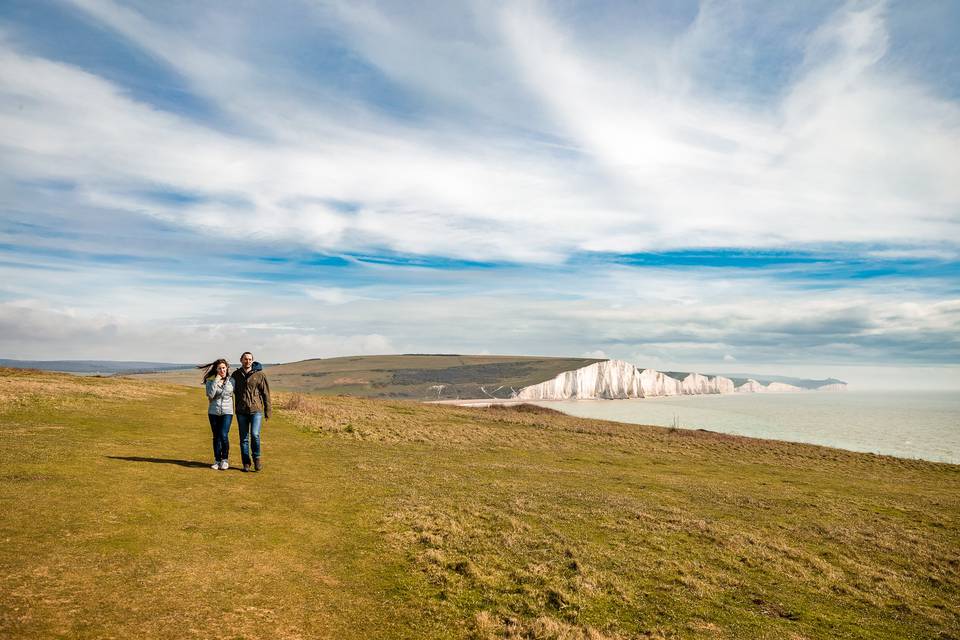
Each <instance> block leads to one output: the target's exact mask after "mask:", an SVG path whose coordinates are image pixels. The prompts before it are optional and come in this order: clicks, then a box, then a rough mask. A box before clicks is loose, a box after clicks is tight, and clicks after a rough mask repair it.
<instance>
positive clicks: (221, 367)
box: [217, 362, 227, 378]
mask: <svg viewBox="0 0 960 640" xmlns="http://www.w3.org/2000/svg"><path fill="white" fill-rule="evenodd" d="M217 375H218V376H220V377H221V378H222V377H224V376H226V375H227V365H225V364H223V363H222V362H221V363H220V364H218V365H217Z"/></svg>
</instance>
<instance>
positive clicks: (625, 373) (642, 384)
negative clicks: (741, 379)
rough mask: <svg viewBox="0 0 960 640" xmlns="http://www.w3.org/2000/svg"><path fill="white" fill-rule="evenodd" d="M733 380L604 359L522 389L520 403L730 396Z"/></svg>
mask: <svg viewBox="0 0 960 640" xmlns="http://www.w3.org/2000/svg"><path fill="white" fill-rule="evenodd" d="M731 392H733V381H732V380H730V379H729V378H724V377H722V376H717V377H707V376H704V375H700V374H699V373H691V374H689V375H687V377H686V378H684V379H683V380H677V379H676V378H671V377H670V376H668V375H667V374H665V373H663V372H660V371H656V370H654V369H643V370H641V369H638V368H637V367H635V366H633V365H632V364H630V363H629V362H625V361H623V360H604V361H602V362H595V363H593V364H591V365H587V366H586V367H582V368H580V369H574V370H573V371H564V372H563V373H561V374H559V375H557V376H556V377H555V378H553V379H552V380H547V381H546V382H541V383H540V384H534V385H530V386H529V387H524V388H522V389H520V391H518V392H517V395H516V398H517V399H519V400H568V399H573V398H577V399H580V400H596V399H605V400H616V399H626V398H647V397H651V396H676V395H693V394H702V393H731Z"/></svg>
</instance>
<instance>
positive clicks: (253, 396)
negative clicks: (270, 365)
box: [230, 351, 271, 471]
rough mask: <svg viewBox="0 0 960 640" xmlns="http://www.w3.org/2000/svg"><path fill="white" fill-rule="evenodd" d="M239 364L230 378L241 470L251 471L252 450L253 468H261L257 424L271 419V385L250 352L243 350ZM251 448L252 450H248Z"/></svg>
mask: <svg viewBox="0 0 960 640" xmlns="http://www.w3.org/2000/svg"><path fill="white" fill-rule="evenodd" d="M240 365H241V366H240V368H239V369H237V370H236V371H234V372H233V375H232V376H230V377H231V378H232V379H233V388H234V392H233V394H234V398H235V402H236V409H235V413H236V414H237V425H239V427H240V456H241V457H242V458H243V470H244V471H250V466H251V459H250V454H251V453H253V460H252V463H253V470H254V471H260V470H261V469H262V468H263V464H262V462H261V461H260V425H261V423H262V422H263V420H264V419H266V420H269V419H270V413H271V407H270V385H269V384H268V383H267V376H265V375H263V367H262V366H260V363H259V362H254V361H253V354H252V353H250V352H249V351H244V352H243V355H242V356H240ZM251 450H252V451H251Z"/></svg>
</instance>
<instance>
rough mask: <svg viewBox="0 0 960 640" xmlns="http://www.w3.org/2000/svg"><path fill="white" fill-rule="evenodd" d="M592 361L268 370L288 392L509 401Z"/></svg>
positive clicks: (433, 360) (342, 363)
mask: <svg viewBox="0 0 960 640" xmlns="http://www.w3.org/2000/svg"><path fill="white" fill-rule="evenodd" d="M599 361H600V360H598V359H589V358H541V357H535V356H469V355H455V354H404V355H392V356H350V357H343V358H323V359H320V358H317V359H312V360H301V361H299V362H290V363H287V364H278V365H273V366H268V367H266V371H267V373H268V375H269V379H270V385H271V387H273V388H276V389H279V390H286V391H308V392H312V393H323V394H327V395H337V394H349V395H354V396H362V397H368V398H411V399H418V400H423V399H456V398H509V397H510V396H511V395H512V394H513V392H514V391H515V390H519V389H520V388H521V387H525V386H528V385H532V384H537V383H538V382H543V381H544V380H548V379H550V378H552V377H554V376H556V375H557V374H558V373H561V372H563V371H569V370H570V369H577V368H579V367H585V366H587V365H588V364H592V363H594V362H599ZM148 377H151V378H159V379H162V380H164V381H166V382H179V383H182V384H191V385H193V384H198V383H199V379H198V377H199V376H198V374H197V373H196V371H174V372H166V373H154V374H150V375H149V376H148Z"/></svg>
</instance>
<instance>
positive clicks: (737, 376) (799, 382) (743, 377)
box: [667, 373, 846, 389]
mask: <svg viewBox="0 0 960 640" xmlns="http://www.w3.org/2000/svg"><path fill="white" fill-rule="evenodd" d="M667 375H674V374H672V373H670V374H667ZM710 375H712V376H713V375H719V376H723V377H725V378H730V379H731V380H733V383H734V384H735V385H737V386H738V387H739V386H740V385H742V384H744V383H746V382H747V380H750V379H753V380H756V381H757V382H759V383H761V384H770V383H771V382H783V383H784V384H792V385H793V386H795V387H801V388H803V389H816V388H818V387H822V386H825V385H828V384H846V382H844V381H843V380H837V379H836V378H827V379H825V380H808V379H806V378H790V377H788V376H766V375H759V374H755V373H711V374H710Z"/></svg>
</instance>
